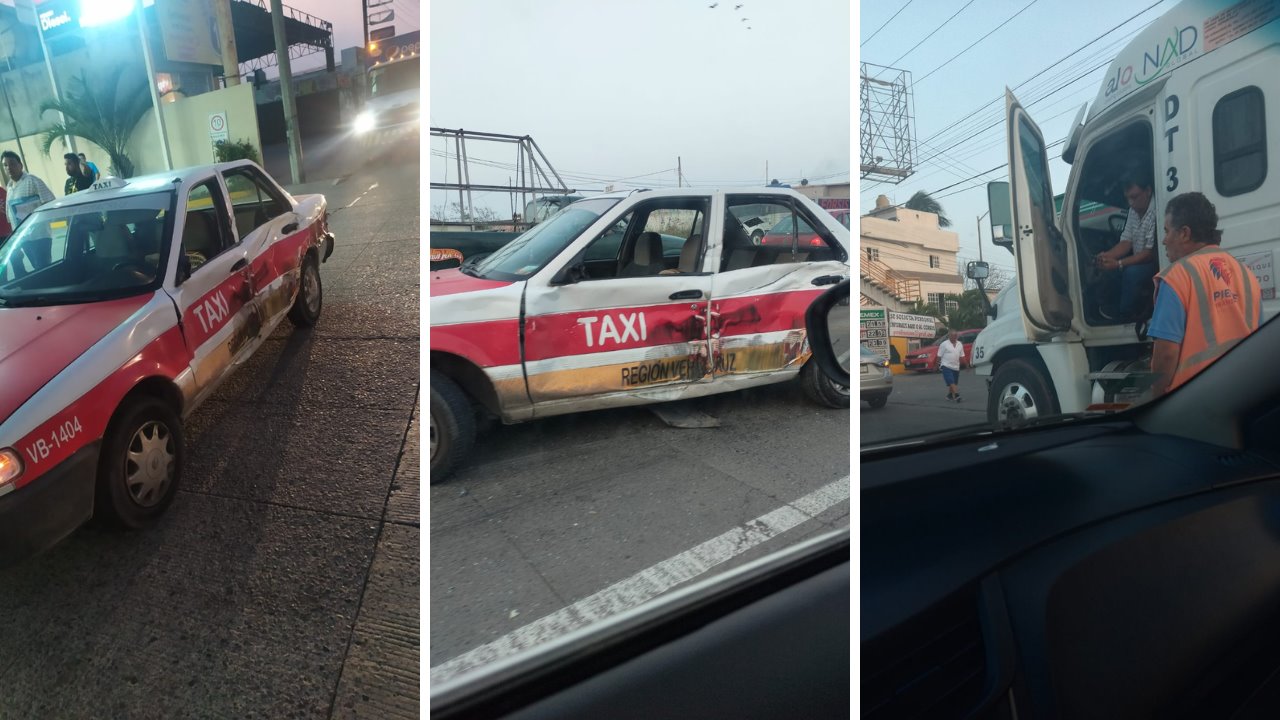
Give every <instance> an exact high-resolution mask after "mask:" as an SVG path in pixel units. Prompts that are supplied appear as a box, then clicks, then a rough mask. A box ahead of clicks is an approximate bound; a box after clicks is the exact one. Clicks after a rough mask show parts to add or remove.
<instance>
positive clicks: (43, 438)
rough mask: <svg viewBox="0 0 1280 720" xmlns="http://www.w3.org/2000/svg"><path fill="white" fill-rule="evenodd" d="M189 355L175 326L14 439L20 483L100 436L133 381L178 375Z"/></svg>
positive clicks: (30, 479) (47, 469)
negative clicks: (31, 429)
mask: <svg viewBox="0 0 1280 720" xmlns="http://www.w3.org/2000/svg"><path fill="white" fill-rule="evenodd" d="M186 355H187V352H186V348H185V346H184V343H183V340H182V333H181V331H180V330H179V329H178V328H177V326H174V327H173V328H172V329H170V330H168V331H166V332H165V333H164V334H162V335H161V336H160V337H158V338H156V339H155V340H153V341H151V342H150V343H149V344H148V345H147V347H146V348H145V349H143V351H142V352H140V353H138V354H137V355H135V356H134V357H133V358H132V359H131V360H129V361H128V362H127V363H125V364H124V365H122V366H121V367H120V368H119V369H118V370H116V371H115V372H113V373H112V374H111V375H109V376H107V378H106V379H105V380H103V381H102V382H101V383H98V385H97V386H95V387H94V388H93V389H92V390H90V391H89V392H87V393H85V394H84V395H82V396H80V398H79V399H77V400H76V401H74V402H72V403H71V404H70V405H68V406H67V407H65V408H62V409H60V410H59V411H57V412H54V413H53V414H52V415H51V416H50V417H49V419H48V420H46V421H45V422H43V423H41V424H40V426H39V427H37V428H36V429H35V430H33V431H32V432H31V433H29V434H28V435H27V436H26V437H24V438H22V439H21V440H19V441H18V442H17V443H15V444H14V445H13V448H14V449H15V450H17V451H18V454H19V455H21V456H22V463H23V466H24V471H23V473H22V477H20V478H18V481H17V483H15V485H16V487H19V488H20V487H23V486H25V485H27V484H29V483H31V482H32V481H34V480H36V479H38V478H39V477H40V476H41V475H43V474H45V473H46V472H48V471H49V470H51V469H53V468H54V467H56V466H57V465H58V463H60V462H62V461H63V460H66V459H67V458H69V457H71V455H72V454H73V453H74V452H75V451H77V450H79V449H80V448H82V447H84V446H85V445H87V444H89V443H91V442H93V441H95V440H99V439H101V438H102V436H103V434H104V433H105V432H106V429H107V422H108V421H110V420H111V416H112V414H114V413H115V411H116V408H117V407H118V406H119V405H120V401H121V400H122V399H123V398H124V396H125V395H126V394H127V393H128V392H129V391H130V390H132V389H133V388H134V386H136V385H137V384H138V383H139V382H140V381H142V380H143V379H145V378H148V377H157V376H158V377H163V378H166V379H172V378H175V377H177V376H178V374H179V373H181V372H182V371H183V370H184V369H186V360H185V358H186Z"/></svg>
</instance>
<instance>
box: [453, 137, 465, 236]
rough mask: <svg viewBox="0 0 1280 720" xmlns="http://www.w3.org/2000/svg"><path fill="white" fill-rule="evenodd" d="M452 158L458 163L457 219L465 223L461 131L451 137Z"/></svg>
mask: <svg viewBox="0 0 1280 720" xmlns="http://www.w3.org/2000/svg"><path fill="white" fill-rule="evenodd" d="M453 157H454V159H455V160H457V161H458V183H459V185H458V219H459V220H461V221H463V222H465V221H466V219H467V217H466V210H467V205H466V202H465V201H464V200H463V199H462V186H463V185H466V184H467V181H466V178H464V177H462V131H461V130H459V131H458V134H457V135H454V136H453Z"/></svg>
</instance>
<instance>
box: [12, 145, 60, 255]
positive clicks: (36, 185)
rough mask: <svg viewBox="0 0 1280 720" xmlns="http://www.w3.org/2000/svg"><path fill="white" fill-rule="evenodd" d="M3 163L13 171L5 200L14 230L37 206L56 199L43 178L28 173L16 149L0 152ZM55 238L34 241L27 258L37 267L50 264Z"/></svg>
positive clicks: (29, 247) (30, 245)
mask: <svg viewBox="0 0 1280 720" xmlns="http://www.w3.org/2000/svg"><path fill="white" fill-rule="evenodd" d="M0 163H2V164H3V165H4V169H5V171H6V172H7V173H9V182H8V183H6V184H5V192H6V193H7V197H6V198H5V203H4V215H5V218H6V219H7V220H8V221H9V226H10V228H12V230H17V229H18V226H19V225H21V224H22V221H23V219H24V218H26V217H27V216H28V215H30V214H31V213H32V212H34V211H35V209H36V208H38V207H40V206H41V205H43V204H45V203H47V202H53V200H54V195H53V191H52V190H50V189H49V186H48V185H45V184H44V181H43V180H41V179H40V178H38V177H36V176H35V175H32V174H31V173H29V172H26V171H25V169H24V168H23V166H22V158H20V157H18V153H16V152H14V151H12V150H5V151H4V152H2V153H0ZM52 246H53V241H52V240H49V239H45V240H43V241H33V242H32V243H30V244H29V246H28V255H27V258H28V259H29V260H31V262H32V263H33V264H34V265H35V269H39V268H42V267H44V266H46V265H48V264H49V262H50V260H51V258H52V255H51V253H52V249H53V247H52Z"/></svg>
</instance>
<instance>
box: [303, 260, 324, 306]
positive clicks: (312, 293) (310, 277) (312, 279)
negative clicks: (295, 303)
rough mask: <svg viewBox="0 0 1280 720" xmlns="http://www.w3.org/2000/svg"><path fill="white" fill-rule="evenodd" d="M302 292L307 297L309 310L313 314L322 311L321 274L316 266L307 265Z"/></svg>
mask: <svg viewBox="0 0 1280 720" xmlns="http://www.w3.org/2000/svg"><path fill="white" fill-rule="evenodd" d="M302 292H303V293H305V295H306V301H307V310H310V311H311V312H312V313H316V312H319V311H320V273H319V272H318V271H317V270H316V266H315V265H310V264H309V265H307V271H306V272H305V273H304V274H303V278H302Z"/></svg>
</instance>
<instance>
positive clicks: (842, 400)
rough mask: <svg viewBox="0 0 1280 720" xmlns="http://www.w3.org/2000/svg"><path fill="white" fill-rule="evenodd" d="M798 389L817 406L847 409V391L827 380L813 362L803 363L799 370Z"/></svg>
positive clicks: (825, 375) (824, 374)
mask: <svg viewBox="0 0 1280 720" xmlns="http://www.w3.org/2000/svg"><path fill="white" fill-rule="evenodd" d="M800 387H801V388H802V389H803V390H804V394H805V395H807V396H809V399H810V400H812V401H814V402H816V403H818V404H819V405H823V406H825V407H829V408H836V409H846V410H847V409H848V408H849V389H848V388H846V387H844V386H842V385H840V384H838V383H836V382H835V381H834V380H832V379H830V378H828V377H827V374H826V373H824V372H822V368H820V367H818V363H816V362H814V361H813V360H810V361H809V362H807V363H805V366H804V368H802V369H801V370H800Z"/></svg>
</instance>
